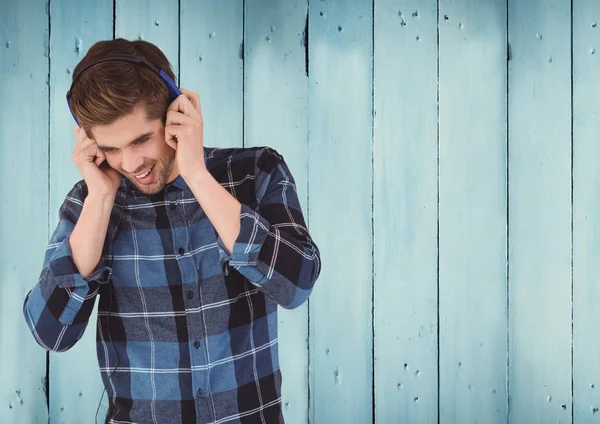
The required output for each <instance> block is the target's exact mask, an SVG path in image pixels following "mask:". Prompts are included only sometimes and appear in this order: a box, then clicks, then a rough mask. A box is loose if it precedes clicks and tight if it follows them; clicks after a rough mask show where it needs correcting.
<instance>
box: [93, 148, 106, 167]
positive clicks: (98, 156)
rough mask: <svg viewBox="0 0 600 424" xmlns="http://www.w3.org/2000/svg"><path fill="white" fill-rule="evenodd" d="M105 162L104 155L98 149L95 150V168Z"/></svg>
mask: <svg viewBox="0 0 600 424" xmlns="http://www.w3.org/2000/svg"><path fill="white" fill-rule="evenodd" d="M105 160H106V155H105V154H104V152H103V151H102V150H100V149H96V159H94V163H95V164H96V166H100V164H101V163H102V162H104V161H105Z"/></svg>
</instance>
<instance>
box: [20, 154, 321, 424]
mask: <svg viewBox="0 0 600 424" xmlns="http://www.w3.org/2000/svg"><path fill="white" fill-rule="evenodd" d="M205 160H206V164H207V168H208V170H209V172H210V173H211V174H212V175H213V177H214V178H215V179H216V180H217V181H219V183H220V184H221V185H222V186H224V187H225V188H226V189H227V190H228V191H229V192H230V193H231V194H232V195H233V196H235V197H236V198H237V199H238V201H239V202H240V203H241V204H242V211H241V214H240V224H241V231H240V234H239V236H238V238H237V239H236V241H235V244H234V247H233V251H232V253H231V254H229V253H228V252H227V250H226V248H225V245H224V244H223V241H222V240H221V239H220V237H219V235H218V233H217V232H216V230H215V229H214V227H213V226H212V224H211V223H210V221H209V219H208V218H207V216H206V214H205V213H204V211H203V210H202V208H201V207H200V205H199V204H198V201H197V200H196V198H195V197H194V195H193V193H192V191H191V189H190V188H189V187H188V186H187V184H186V183H185V181H184V180H183V178H182V177H181V176H178V177H177V179H175V180H174V181H173V182H172V183H170V184H168V185H167V186H166V187H165V189H164V190H162V191H161V192H160V193H158V194H156V195H152V196H148V195H145V194H143V193H141V192H140V191H138V190H137V189H136V187H135V186H134V185H133V184H132V183H131V182H130V181H129V180H128V179H127V178H125V177H122V179H121V186H120V187H119V189H118V191H117V195H116V197H115V203H114V206H113V209H112V212H111V217H110V221H109V227H108V232H107V236H106V239H105V242H104V247H103V254H102V258H101V260H100V262H99V263H98V265H97V267H96V269H95V270H94V271H93V272H92V273H91V274H90V275H89V276H88V277H85V278H83V277H82V275H81V274H79V273H78V271H77V269H76V266H75V264H74V262H73V258H72V256H71V247H70V245H69V236H70V234H71V232H72V230H73V228H74V226H75V223H76V222H77V219H78V217H79V215H80V213H81V210H82V207H83V202H84V200H85V198H86V196H87V186H86V185H85V182H84V181H83V180H82V181H79V182H78V183H77V184H76V185H75V186H74V187H73V188H72V189H71V190H70V192H69V193H68V195H67V196H66V198H65V201H64V203H63V204H62V206H61V208H60V214H59V218H60V219H59V223H58V226H57V228H56V230H55V231H54V234H53V236H52V238H51V240H50V242H49V245H48V248H47V250H46V255H45V259H44V265H43V269H42V271H41V274H40V277H39V280H38V281H37V283H36V285H35V286H34V287H33V289H32V290H31V291H30V292H29V293H28V294H27V295H26V298H25V301H24V304H23V313H24V316H25V320H26V322H27V325H28V327H29V329H30V330H31V332H32V334H33V336H34V337H35V340H36V341H37V342H38V343H39V344H40V345H41V346H42V347H44V348H45V349H47V350H50V351H54V352H62V351H66V350H68V349H69V348H70V347H72V346H73V345H74V344H75V343H77V341H78V340H79V339H80V338H81V336H82V334H83V332H84V330H85V328H86V325H87V323H88V319H89V317H90V314H91V311H92V309H93V307H94V302H95V301H96V296H97V295H98V297H99V304H98V327H97V332H96V341H97V343H96V347H97V354H98V362H99V365H100V373H101V375H102V379H103V381H104V383H105V387H106V391H107V394H108V397H109V409H108V412H107V417H106V421H105V422H107V423H132V422H137V423H161V424H162V423H219V424H221V423H267V424H268V423H279V422H283V416H282V409H281V371H280V369H279V360H278V344H277V305H281V306H282V307H284V308H289V309H291V308H295V307H297V306H299V305H300V304H302V303H303V302H304V301H305V300H306V299H307V298H308V296H309V294H310V292H311V290H312V288H313V285H314V283H315V280H316V279H317V277H318V275H319V272H320V256H319V250H318V248H317V246H316V245H315V243H314V242H313V240H312V239H311V237H310V235H309V233H308V231H307V229H306V224H305V221H304V218H303V215H302V211H301V208H300V204H299V202H298V197H297V193H296V186H295V182H294V179H293V177H292V174H291V172H290V170H289V169H288V167H287V165H286V163H285V162H284V160H283V157H282V156H281V155H279V154H278V153H277V152H276V151H275V150H273V149H271V148H268V147H256V148H238V149H234V148H231V149H218V148H205Z"/></svg>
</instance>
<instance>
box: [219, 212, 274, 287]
mask: <svg viewBox="0 0 600 424" xmlns="http://www.w3.org/2000/svg"><path fill="white" fill-rule="evenodd" d="M270 229H271V224H269V222H268V221H267V220H266V219H264V218H263V217H262V216H260V215H259V214H258V213H257V212H256V211H255V210H253V209H252V208H250V207H249V206H248V205H245V204H243V203H242V210H241V213H240V233H239V235H238V237H237V238H236V240H235V242H234V244H233V251H232V252H231V254H229V253H228V251H227V248H226V247H225V244H224V243H223V240H222V239H221V237H220V236H219V237H218V239H217V244H218V248H219V257H220V261H221V267H222V269H223V272H224V274H225V275H228V274H229V270H228V268H229V267H232V268H234V269H235V270H237V271H239V272H240V273H241V274H242V275H244V276H245V277H246V278H247V279H248V280H249V281H250V282H251V283H253V284H256V285H261V284H263V283H264V282H266V280H267V278H266V276H265V274H264V273H263V272H261V271H260V270H259V268H258V264H259V254H260V250H261V248H262V246H263V244H264V242H265V240H266V239H267V235H268V234H269V230H270Z"/></svg>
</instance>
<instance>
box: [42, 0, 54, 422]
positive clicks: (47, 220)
mask: <svg viewBox="0 0 600 424" xmlns="http://www.w3.org/2000/svg"><path fill="white" fill-rule="evenodd" d="M51 1H52V0H48V3H46V7H47V9H46V12H47V14H48V52H47V53H48V79H47V87H48V194H47V196H48V198H47V211H46V216H47V219H46V223H47V225H46V229H47V239H48V240H49V239H50V237H51V233H50V231H51V230H50V154H51V150H50V136H51V133H50V130H51V128H50V122H51V119H50V112H51V104H52V101H51V99H50V97H51V90H50V65H51V58H50V40H51V34H52V20H51V7H52V6H51ZM44 391H45V392H46V409H47V410H48V422H50V352H48V351H46V381H45V384H44Z"/></svg>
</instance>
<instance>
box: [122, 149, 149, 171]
mask: <svg viewBox="0 0 600 424" xmlns="http://www.w3.org/2000/svg"><path fill="white" fill-rule="evenodd" d="M143 165H144V161H143V160H142V158H139V157H136V156H135V155H132V154H127V153H125V152H123V162H122V164H121V167H122V168H123V171H125V172H127V173H128V174H131V175H135V173H139V172H142V171H143V170H144V169H143Z"/></svg>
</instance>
